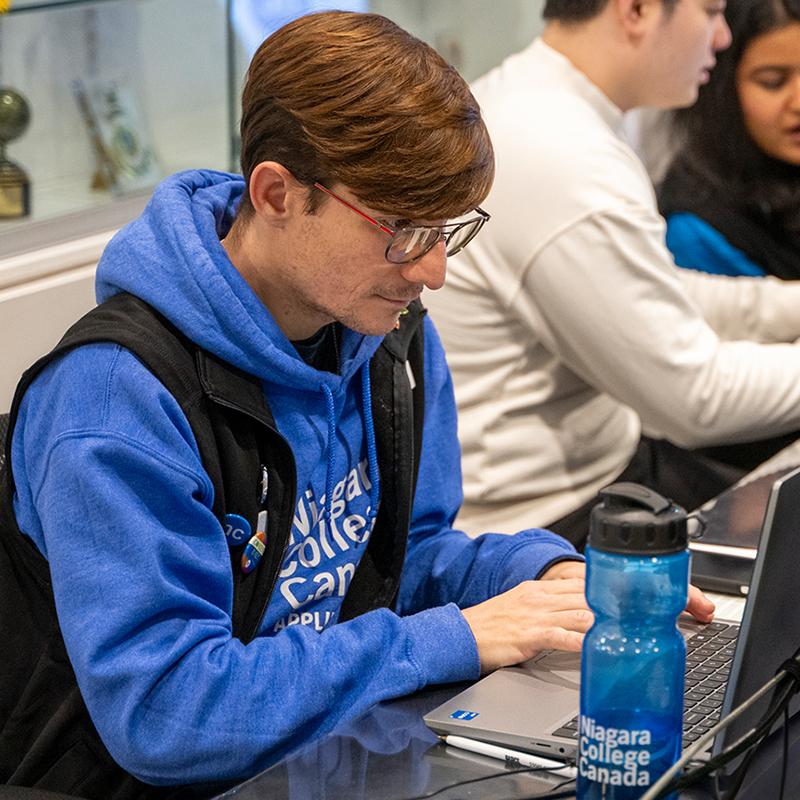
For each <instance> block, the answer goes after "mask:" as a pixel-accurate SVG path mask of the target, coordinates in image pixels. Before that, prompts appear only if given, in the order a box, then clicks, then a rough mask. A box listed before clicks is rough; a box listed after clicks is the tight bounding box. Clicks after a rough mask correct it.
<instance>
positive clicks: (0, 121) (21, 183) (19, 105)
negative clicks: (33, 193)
mask: <svg viewBox="0 0 800 800" xmlns="http://www.w3.org/2000/svg"><path fill="white" fill-rule="evenodd" d="M30 118H31V112H30V107H29V106H28V102H27V100H25V98H24V97H23V96H22V95H21V94H19V93H18V92H15V91H14V90H13V89H9V88H7V87H6V88H4V87H0V219H16V218H18V217H27V216H28V214H30V211H31V202H30V201H31V197H30V187H31V184H30V180H29V179H28V175H27V173H26V172H25V170H24V169H22V167H20V166H19V165H18V164H15V163H14V162H13V161H11V160H10V159H8V158H6V145H7V144H8V142H10V141H13V140H14V139H18V138H19V137H20V136H22V134H23V133H25V131H26V129H27V127H28V123H29V122H30Z"/></svg>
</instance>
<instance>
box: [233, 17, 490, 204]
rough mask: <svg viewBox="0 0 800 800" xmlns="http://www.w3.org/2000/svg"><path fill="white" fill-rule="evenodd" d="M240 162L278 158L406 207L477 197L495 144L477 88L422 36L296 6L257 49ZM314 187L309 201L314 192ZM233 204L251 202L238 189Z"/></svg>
mask: <svg viewBox="0 0 800 800" xmlns="http://www.w3.org/2000/svg"><path fill="white" fill-rule="evenodd" d="M241 134H242V156H241V161H242V172H243V174H244V177H245V180H246V181H247V182H248V187H249V179H250V175H251V174H252V172H253V169H255V167H256V166H257V165H258V164H259V163H261V162H262V161H277V162H278V163H280V164H282V165H283V166H284V167H286V168H287V169H288V170H289V171H290V172H291V173H292V174H293V175H294V176H295V178H297V180H299V181H300V182H301V183H304V184H306V185H308V186H309V187H310V186H312V185H313V183H314V181H319V182H320V183H323V184H327V185H333V184H335V183H337V182H339V183H342V184H344V185H345V186H346V187H347V188H348V189H350V191H351V192H352V193H353V194H354V195H355V196H356V197H357V198H358V199H359V200H361V201H362V202H363V203H364V204H365V205H367V206H369V207H370V208H373V209H375V210H377V211H383V212H386V213H390V214H394V215H403V216H408V217H409V218H410V219H441V218H452V217H456V216H458V215H460V214H462V213H464V212H466V211H468V210H470V209H472V208H474V207H475V206H476V205H478V204H479V203H480V202H481V201H482V200H483V199H484V198H485V197H486V195H487V194H488V192H489V188H490V186H491V183H492V180H493V177H494V154H493V151H492V145H491V140H490V139H489V135H488V133H487V131H486V127H485V125H484V122H483V119H482V117H481V114H480V109H479V107H478V104H477V102H476V101H475V98H474V97H473V96H472V93H471V92H470V91H469V88H468V87H467V85H466V83H465V82H464V80H463V78H461V76H460V75H459V74H458V73H457V72H456V70H455V69H454V68H453V67H451V66H450V65H448V64H447V63H446V62H445V61H444V60H443V59H442V58H441V56H439V55H438V54H437V53H436V52H435V51H434V50H433V49H432V48H431V47H429V46H428V45H427V44H425V43H424V42H422V41H420V40H419V39H417V38H415V37H414V36H412V35H411V34H409V33H407V32H406V31H404V30H403V29H402V28H400V27H398V26H397V25H395V24H394V23H393V22H391V21H390V20H388V19H386V18H385V17H382V16H379V15H377V14H359V13H352V12H344V11H327V12H322V13H319V14H311V15H309V16H305V17H300V18H299V19H297V20H295V21H294V22H291V23H289V24H288V25H286V26H284V27H283V28H281V29H280V30H278V31H277V32H275V33H274V34H273V35H272V36H270V37H269V38H268V39H267V40H266V41H264V42H263V44H262V45H261V46H260V47H259V49H258V50H257V51H256V54H255V56H254V57H253V60H252V62H251V64H250V68H249V70H248V77H247V84H246V86H245V89H244V93H243V96H242V123H241ZM321 196H322V193H321V192H319V191H315V192H313V193H312V195H311V199H312V201H313V203H312V206H311V207H310V209H309V210H311V211H313V208H314V205H313V204H314V203H316V204H317V205H318V204H319V203H320V202H321V201H322V197H321ZM240 213H241V215H242V216H243V217H245V218H247V217H249V215H251V214H252V205H251V204H250V199H249V195H248V193H247V192H245V196H244V199H243V201H242V207H241V210H240Z"/></svg>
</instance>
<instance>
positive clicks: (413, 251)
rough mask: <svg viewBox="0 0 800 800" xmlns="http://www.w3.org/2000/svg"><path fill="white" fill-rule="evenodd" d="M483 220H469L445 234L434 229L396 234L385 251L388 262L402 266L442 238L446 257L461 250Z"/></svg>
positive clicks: (407, 229) (404, 231)
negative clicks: (445, 248) (445, 247)
mask: <svg viewBox="0 0 800 800" xmlns="http://www.w3.org/2000/svg"><path fill="white" fill-rule="evenodd" d="M483 222H484V220H483V219H476V220H470V221H469V222H466V223H464V224H462V225H459V226H458V227H457V228H456V229H455V230H453V231H450V232H448V233H445V232H443V231H440V230H437V229H436V228H406V229H403V230H400V231H398V232H397V234H396V236H395V237H394V239H393V240H392V243H391V245H390V246H389V249H388V251H387V257H389V260H390V261H394V262H395V263H398V264H402V263H404V262H407V261H414V260H415V259H417V258H421V257H422V256H424V255H425V254H426V253H427V252H428V251H429V250H430V249H431V248H432V247H433V246H434V245H435V244H436V243H437V242H438V241H439V239H440V238H441V237H442V236H444V237H445V243H446V245H447V250H446V252H447V255H448V256H452V255H455V254H456V253H457V252H458V251H459V250H462V249H463V248H464V246H465V245H467V244H468V243H469V242H470V241H471V240H472V239H473V238H474V237H475V235H476V234H477V233H478V231H479V230H480V229H481V227H482V226H483Z"/></svg>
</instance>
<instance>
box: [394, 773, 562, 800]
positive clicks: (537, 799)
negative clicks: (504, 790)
mask: <svg viewBox="0 0 800 800" xmlns="http://www.w3.org/2000/svg"><path fill="white" fill-rule="evenodd" d="M553 769H562V767H558V768H556V767H553ZM527 772H530V773H533V772H550V768H545V767H537V768H534V767H525V768H524V769H505V770H502V771H501V772H493V773H492V774H491V775H483V776H481V777H480V778H470V779H469V780H465V781H458V782H457V783H451V784H449V785H447V786H443V787H442V788H441V789H437V790H436V791H435V792H431V793H430V794H420V795H417V796H416V797H409V798H406V800H429V798H431V797H436V796H437V795H440V794H442V793H443V792H449V791H450V790H451V789H457V788H459V787H461V786H469V785H470V784H473V783H483V782H484V781H490V780H494V779H495V778H503V777H506V776H508V775H522V774H524V773H527ZM565 786H569V787H570V788H569V789H565V788H564V787H565ZM564 797H575V781H574V780H569V781H566V782H564V783H562V784H561V786H559V787H558V788H557V789H552V790H551V791H549V792H545V793H544V794H535V795H531V796H530V797H523V798H519V800H559V799H560V798H564Z"/></svg>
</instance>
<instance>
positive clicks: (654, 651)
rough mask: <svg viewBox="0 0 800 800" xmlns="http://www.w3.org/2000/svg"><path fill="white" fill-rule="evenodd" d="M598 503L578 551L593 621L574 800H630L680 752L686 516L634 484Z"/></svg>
mask: <svg viewBox="0 0 800 800" xmlns="http://www.w3.org/2000/svg"><path fill="white" fill-rule="evenodd" d="M600 495H601V497H602V498H603V500H602V502H601V503H600V504H598V505H597V506H595V507H594V508H593V509H592V513H591V517H590V524H589V541H588V545H587V547H586V600H587V602H588V604H589V607H590V608H591V609H592V611H593V612H594V614H595V621H594V625H593V626H592V628H591V629H590V630H589V632H588V633H587V634H586V638H585V640H584V643H583V652H582V655H581V704H580V720H579V730H580V736H579V747H580V751H579V762H578V787H577V797H578V800H600V799H601V798H602V800H638V798H640V797H641V796H642V794H644V792H645V791H647V788H648V787H649V786H651V785H652V784H653V783H655V781H657V780H658V778H659V777H661V775H662V774H663V773H664V772H666V770H667V769H669V767H670V766H672V764H674V763H675V761H676V760H677V759H678V756H679V755H680V751H681V733H682V725H683V692H684V675H685V670H686V645H685V643H684V640H683V636H682V634H681V633H680V631H679V630H678V629H677V627H676V622H677V617H678V615H679V614H680V613H681V612H682V611H683V609H684V608H685V607H686V602H687V595H688V590H689V551H688V549H687V541H686V512H685V511H684V510H683V509H682V508H681V507H680V506H677V505H675V504H674V503H672V501H670V500H667V499H666V498H664V497H662V496H661V495H660V494H658V493H657V492H654V491H652V490H650V489H647V488H646V487H644V486H640V485H638V484H635V483H617V484H613V485H612V486H608V487H606V488H605V489H603V490H602V491H601V492H600Z"/></svg>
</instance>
